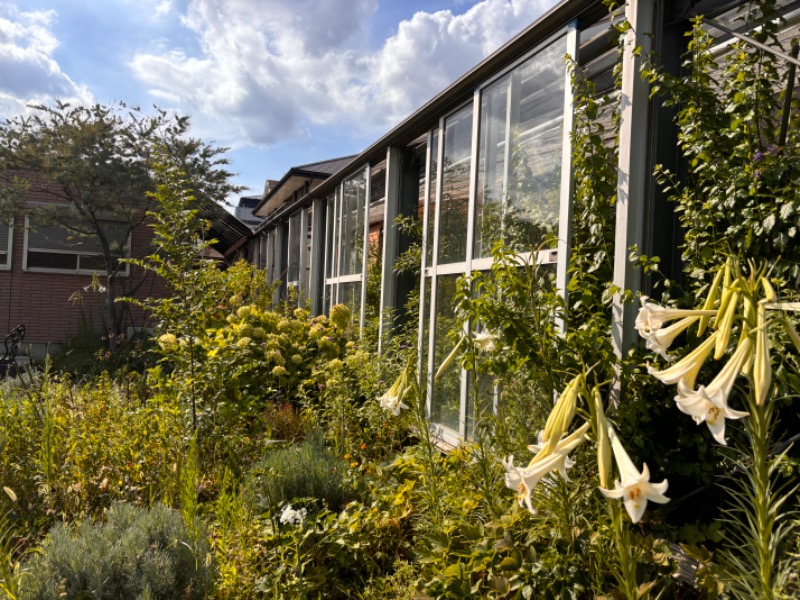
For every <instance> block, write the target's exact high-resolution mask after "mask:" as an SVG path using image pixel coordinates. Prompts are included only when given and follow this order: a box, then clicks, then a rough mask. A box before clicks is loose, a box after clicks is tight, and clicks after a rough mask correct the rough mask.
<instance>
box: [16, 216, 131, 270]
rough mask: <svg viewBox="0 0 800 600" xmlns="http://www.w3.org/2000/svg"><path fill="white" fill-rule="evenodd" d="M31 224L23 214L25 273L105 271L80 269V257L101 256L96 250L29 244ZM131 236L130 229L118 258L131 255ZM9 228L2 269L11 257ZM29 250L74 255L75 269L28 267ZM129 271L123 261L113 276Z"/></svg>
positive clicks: (127, 265)
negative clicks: (56, 248) (87, 250)
mask: <svg viewBox="0 0 800 600" xmlns="http://www.w3.org/2000/svg"><path fill="white" fill-rule="evenodd" d="M30 229H31V225H30V217H29V216H28V215H25V230H24V235H23V244H22V247H23V250H22V270H23V271H25V272H27V273H52V274H61V275H104V274H105V271H102V270H98V269H81V266H80V265H81V257H82V256H84V257H87V258H88V257H92V258H94V257H98V256H99V257H102V256H103V255H102V254H101V253H97V252H76V251H75V250H69V249H64V250H53V249H52V248H37V247H36V246H30V245H29V243H28V241H29V233H30ZM132 237H133V231H130V232H129V234H128V237H127V239H126V240H125V243H124V244H123V245H122V248H124V250H125V255H124V256H122V257H120V258H130V257H131V246H132V245H131V238H132ZM11 238H12V235H11V230H10V231H9V260H8V261H7V263H8V265H9V266H8V267H3V270H8V269H10V264H11V261H10V258H11V250H10V246H11ZM29 252H40V253H42V254H68V255H72V256H75V257H76V260H75V266H76V268H75V269H56V268H49V267H28V253H29ZM130 273H131V265H130V263H124V265H123V268H122V269H120V270H119V271H117V273H116V274H115V276H117V277H129V276H130Z"/></svg>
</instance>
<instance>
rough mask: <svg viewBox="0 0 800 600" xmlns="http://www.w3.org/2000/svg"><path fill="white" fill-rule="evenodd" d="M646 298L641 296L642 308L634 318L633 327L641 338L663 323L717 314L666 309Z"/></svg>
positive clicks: (707, 311)
mask: <svg viewBox="0 0 800 600" xmlns="http://www.w3.org/2000/svg"><path fill="white" fill-rule="evenodd" d="M647 300H648V298H647V296H642V298H641V301H642V307H641V308H640V309H639V315H638V316H637V317H636V324H635V325H634V327H635V328H636V330H637V331H638V332H639V335H641V336H642V337H643V338H645V339H647V338H648V337H649V335H650V334H651V333H652V332H654V331H656V330H658V329H661V327H663V325H664V322H665V321H673V320H675V319H683V318H686V317H703V316H706V317H712V316H714V315H715V314H717V311H716V310H685V309H680V308H666V307H664V306H661V305H660V304H656V303H655V302H648V301H647Z"/></svg>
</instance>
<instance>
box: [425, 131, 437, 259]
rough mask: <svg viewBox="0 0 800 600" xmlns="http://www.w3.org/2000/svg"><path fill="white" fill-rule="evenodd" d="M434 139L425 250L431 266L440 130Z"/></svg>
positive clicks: (435, 133) (435, 132) (434, 135)
mask: <svg viewBox="0 0 800 600" xmlns="http://www.w3.org/2000/svg"><path fill="white" fill-rule="evenodd" d="M432 137H433V139H432V141H431V164H430V176H431V184H430V186H429V190H430V191H429V193H430V200H429V202H428V231H427V234H428V235H427V237H428V239H427V240H426V243H427V248H426V249H425V264H426V265H427V266H429V267H430V266H431V265H432V264H433V232H434V231H435V230H434V227H435V226H436V182H437V181H439V167H438V165H439V158H438V157H439V130H438V129H436V130H434V132H433V136H432Z"/></svg>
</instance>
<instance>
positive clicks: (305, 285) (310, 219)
mask: <svg viewBox="0 0 800 600" xmlns="http://www.w3.org/2000/svg"><path fill="white" fill-rule="evenodd" d="M313 223H314V209H313V207H310V206H309V207H308V208H307V209H306V230H305V232H304V233H305V236H304V237H302V238H301V243H302V244H303V247H302V248H301V249H300V252H301V253H302V254H303V260H302V267H303V272H302V273H300V289H302V290H303V291H304V292H305V293H306V296H307V295H308V291H309V290H310V289H311V231H312V229H311V228H312V224H313Z"/></svg>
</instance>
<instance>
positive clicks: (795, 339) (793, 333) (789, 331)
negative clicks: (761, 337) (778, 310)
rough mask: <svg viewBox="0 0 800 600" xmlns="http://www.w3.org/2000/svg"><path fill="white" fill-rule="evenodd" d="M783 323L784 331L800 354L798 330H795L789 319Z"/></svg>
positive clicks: (782, 320) (785, 319)
mask: <svg viewBox="0 0 800 600" xmlns="http://www.w3.org/2000/svg"><path fill="white" fill-rule="evenodd" d="M781 323H782V324H783V328H784V330H786V335H788V336H789V339H790V340H792V343H793V344H794V347H795V348H797V351H798V352H800V335H797V330H796V329H795V328H794V325H792V322H791V321H790V320H789V319H787V318H783V319H781Z"/></svg>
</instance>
